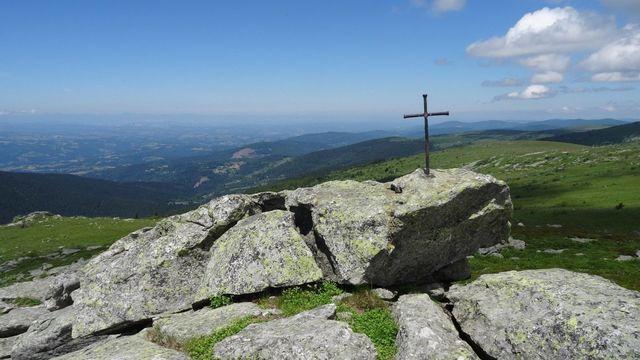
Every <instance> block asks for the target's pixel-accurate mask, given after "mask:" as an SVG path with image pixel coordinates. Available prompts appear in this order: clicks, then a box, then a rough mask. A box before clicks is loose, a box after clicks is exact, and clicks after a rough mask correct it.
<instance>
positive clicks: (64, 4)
mask: <svg viewBox="0 0 640 360" xmlns="http://www.w3.org/2000/svg"><path fill="white" fill-rule="evenodd" d="M639 4H640V2H638V1H637V0H593V1H577V0H576V1H559V0H556V1H551V0H549V1H541V0H517V1H514V0H504V1H489V0H466V1H464V0H394V1H391V0H389V1H384V0H376V1H373V0H370V1H364V0H329V1H300V0H297V1H264V0H262V1H162V0H154V1H142V0H138V1H124V0H109V1H97V0H96V1H83V0H77V1H70V0H56V1H50V0H46V1H32V0H19V1H3V2H2V3H0V114H14V113H21V112H30V113H36V114H43V113H121V112H133V113H156V114H166V113H175V114H179V113H198V114H248V115H268V116H278V115H286V116H291V115H294V116H295V115H296V114H300V115H309V114H324V115H325V116H333V115H336V116H341V117H344V118H350V117H353V118H354V119H357V118H360V119H362V118H366V117H367V116H372V115H375V116H397V115H398V114H400V113H403V112H414V111H416V110H419V109H420V94H421V93H422V92H423V91H428V92H429V93H430V98H431V99H432V109H433V110H451V111H452V112H453V113H454V115H455V116H453V117H452V118H451V119H455V120H486V119H514V120H529V119H546V118H553V117H563V118H564V117H585V118H595V117H605V116H606V117H620V118H638V117H640V116H638V114H640V96H639V95H640V91H639V90H638V86H639V85H640V60H639V59H640V26H638V25H635V24H638V23H640V5H639ZM545 7H546V8H547V9H545ZM527 14H529V15H527ZM517 24H519V25H517ZM510 29H511V30H510ZM492 38H493V40H492ZM636 55H638V56H636Z"/></svg>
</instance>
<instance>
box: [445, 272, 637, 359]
mask: <svg viewBox="0 0 640 360" xmlns="http://www.w3.org/2000/svg"><path fill="white" fill-rule="evenodd" d="M447 296H448V298H449V299H450V300H451V303H452V304H453V310H452V314H453V315H454V317H455V319H456V320H457V322H458V323H459V324H460V327H461V329H462V331H463V332H464V333H466V334H467V335H468V336H469V337H470V338H471V340H472V341H473V342H474V343H475V344H477V345H478V346H479V347H481V348H482V350H483V351H484V352H485V353H486V354H487V355H488V356H491V357H494V358H497V359H638V358H640V327H638V323H640V293H638V292H636V291H631V290H627V289H624V288H622V287H620V286H618V285H616V284H614V283H612V282H611V281H609V280H605V279H603V278H601V277H598V276H593V275H587V274H581V273H575V272H571V271H567V270H561V269H549V270H528V271H519V272H517V271H509V272H504V273H499V274H492V275H482V276H481V277H480V278H478V279H477V280H476V281H474V282H472V283H470V284H468V285H466V286H453V287H452V288H451V289H450V290H449V292H448V293H447Z"/></svg>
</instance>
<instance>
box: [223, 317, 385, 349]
mask: <svg viewBox="0 0 640 360" xmlns="http://www.w3.org/2000/svg"><path fill="white" fill-rule="evenodd" d="M335 309H336V307H335V305H333V304H330V305H325V306H323V307H321V308H318V309H314V310H311V311H309V312H304V313H300V314H298V315H295V316H292V317H289V318H285V319H279V320H273V321H269V322H266V323H259V324H252V325H249V326H247V327H246V328H245V329H244V330H242V331H240V332H239V333H238V334H236V335H233V336H230V337H228V338H226V339H224V340H222V341H221V342H219V343H217V344H216V345H215V346H214V348H213V357H214V358H216V359H222V360H225V359H265V360H268V359H278V360H281V359H282V360H293V359H317V360H330V359H375V358H376V351H375V348H374V346H373V343H371V340H369V338H367V337H366V336H365V335H362V334H356V333H354V332H353V331H352V330H351V329H350V328H349V326H348V325H347V324H346V323H344V322H340V321H335V320H327V318H328V317H332V316H334V315H335Z"/></svg>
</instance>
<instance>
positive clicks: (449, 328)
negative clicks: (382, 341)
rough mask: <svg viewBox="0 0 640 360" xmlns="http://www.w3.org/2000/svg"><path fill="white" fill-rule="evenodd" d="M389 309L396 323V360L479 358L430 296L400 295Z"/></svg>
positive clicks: (459, 359) (460, 359)
mask: <svg viewBox="0 0 640 360" xmlns="http://www.w3.org/2000/svg"><path fill="white" fill-rule="evenodd" d="M392 310H393V315H394V317H395V319H396V322H397V323H398V335H397V337H396V345H397V347H398V352H397V354H396V359H397V360H446V359H457V360H464V359H479V357H478V356H477V355H476V353H475V352H474V351H473V349H472V348H471V346H469V344H467V343H466V342H464V341H462V340H461V339H460V336H459V334H458V331H457V330H456V328H455V326H454V325H453V322H451V319H449V316H448V315H447V314H446V313H445V311H444V309H442V308H441V307H440V306H439V305H437V304H436V303H434V302H433V300H431V298H430V297H429V295H427V294H415V295H404V296H401V297H400V299H398V302H397V303H396V304H394V306H393V308H392Z"/></svg>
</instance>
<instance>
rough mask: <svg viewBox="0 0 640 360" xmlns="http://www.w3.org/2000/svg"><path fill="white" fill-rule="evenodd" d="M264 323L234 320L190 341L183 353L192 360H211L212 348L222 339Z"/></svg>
mask: <svg viewBox="0 0 640 360" xmlns="http://www.w3.org/2000/svg"><path fill="white" fill-rule="evenodd" d="M263 321H266V319H265V318H261V317H246V318H243V319H240V320H236V321H235V322H233V323H232V324H231V325H229V326H227V327H225V328H222V329H220V330H218V331H215V332H214V333H213V334H211V335H208V336H202V337H199V338H195V339H191V340H189V341H187V343H186V344H184V347H183V349H184V351H185V352H186V353H187V354H188V355H189V357H190V358H192V359H194V360H211V359H212V358H213V354H212V351H213V346H214V345H215V344H217V343H218V342H220V341H222V340H223V339H225V338H227V337H229V336H232V335H235V334H237V333H239V332H240V331H242V330H243V329H244V328H246V327H247V326H249V325H250V324H254V323H258V322H263Z"/></svg>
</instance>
